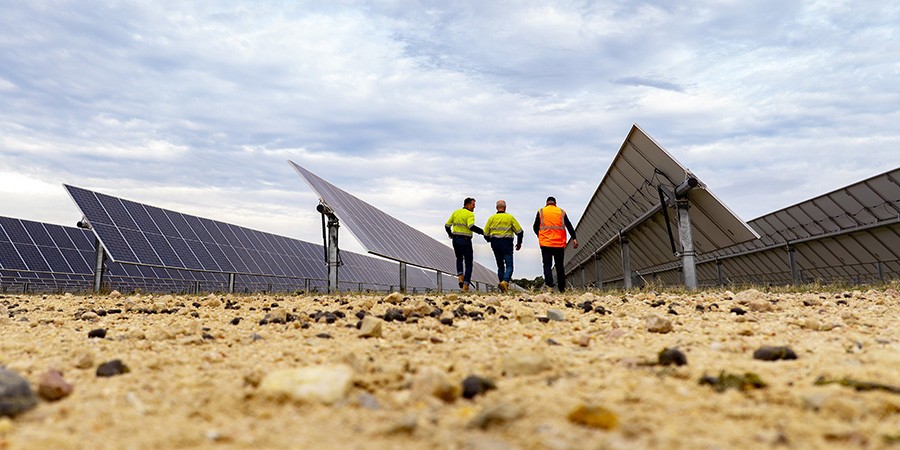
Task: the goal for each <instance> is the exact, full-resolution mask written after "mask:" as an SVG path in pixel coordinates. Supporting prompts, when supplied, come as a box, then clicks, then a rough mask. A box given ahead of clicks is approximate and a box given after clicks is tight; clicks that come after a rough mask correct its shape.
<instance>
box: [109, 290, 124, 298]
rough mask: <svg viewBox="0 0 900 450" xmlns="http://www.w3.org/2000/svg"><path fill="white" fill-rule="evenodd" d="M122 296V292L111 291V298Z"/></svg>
mask: <svg viewBox="0 0 900 450" xmlns="http://www.w3.org/2000/svg"><path fill="white" fill-rule="evenodd" d="M121 296H122V293H121V292H119V291H116V290H113V291H112V292H110V293H109V298H119V297H121Z"/></svg>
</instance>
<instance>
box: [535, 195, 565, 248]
mask: <svg viewBox="0 0 900 450" xmlns="http://www.w3.org/2000/svg"><path fill="white" fill-rule="evenodd" d="M538 215H539V216H540V217H541V228H540V231H538V242H539V243H540V246H541V247H565V246H566V226H565V224H564V223H563V216H565V215H566V212H565V211H563V210H562V209H561V208H559V207H557V206H555V205H547V206H545V207H543V208H541V209H539V210H538Z"/></svg>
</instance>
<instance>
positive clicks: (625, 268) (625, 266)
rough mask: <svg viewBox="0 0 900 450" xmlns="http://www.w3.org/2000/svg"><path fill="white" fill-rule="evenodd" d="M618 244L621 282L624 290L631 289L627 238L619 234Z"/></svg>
mask: <svg viewBox="0 0 900 450" xmlns="http://www.w3.org/2000/svg"><path fill="white" fill-rule="evenodd" d="M619 243H620V244H621V246H622V281H623V282H624V283H625V289H631V251H630V250H629V249H628V236H625V235H624V234H619Z"/></svg>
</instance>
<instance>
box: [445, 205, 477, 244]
mask: <svg viewBox="0 0 900 450" xmlns="http://www.w3.org/2000/svg"><path fill="white" fill-rule="evenodd" d="M472 225H475V213H473V212H472V211H469V210H468V209H466V208H459V209H457V210H456V211H453V214H451V215H450V218H449V219H447V223H446V226H448V227H450V233H452V234H455V235H457V236H469V237H471V236H472V230H471V229H469V227H471V226H472Z"/></svg>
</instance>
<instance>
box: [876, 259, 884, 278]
mask: <svg viewBox="0 0 900 450" xmlns="http://www.w3.org/2000/svg"><path fill="white" fill-rule="evenodd" d="M875 265H876V266H878V279H879V280H881V282H882V283H884V266H882V265H881V261H877V262H876V263H875Z"/></svg>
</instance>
